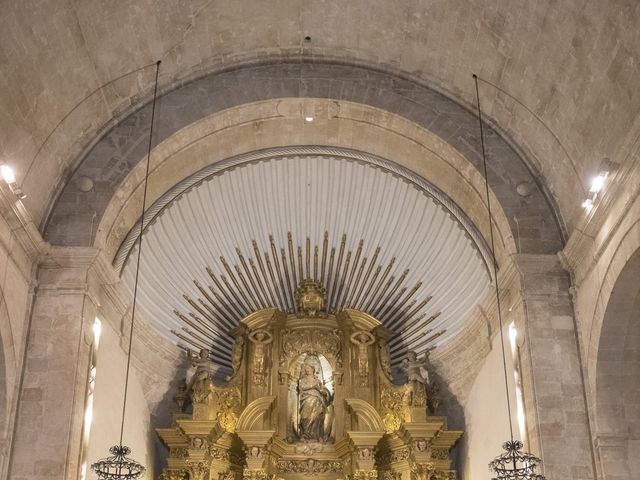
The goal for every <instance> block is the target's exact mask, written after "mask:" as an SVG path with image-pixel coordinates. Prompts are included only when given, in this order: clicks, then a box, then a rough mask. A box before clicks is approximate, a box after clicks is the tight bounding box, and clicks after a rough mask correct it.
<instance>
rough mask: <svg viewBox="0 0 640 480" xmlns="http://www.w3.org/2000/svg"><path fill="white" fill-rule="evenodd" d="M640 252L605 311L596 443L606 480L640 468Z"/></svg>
mask: <svg viewBox="0 0 640 480" xmlns="http://www.w3.org/2000/svg"><path fill="white" fill-rule="evenodd" d="M638 279H640V248H638V249H637V250H636V251H635V252H634V253H633V254H632V255H631V256H630V257H629V258H628V260H627V261H626V263H625V264H624V267H623V268H622V269H621V270H620V272H619V274H618V276H617V278H616V280H615V283H614V284H613V288H612V290H611V295H610V297H609V300H608V302H607V305H606V309H605V312H604V316H603V319H602V324H601V328H600V336H599V340H598V350H597V361H596V372H595V377H596V378H595V443H596V449H597V451H598V456H599V467H600V469H601V474H602V475H603V477H604V478H610V477H611V478H613V476H615V478H616V479H621V480H622V479H626V478H629V479H630V478H633V475H632V472H634V471H637V469H638V468H640V388H639V387H638V386H639V385H640V282H639V281H638Z"/></svg>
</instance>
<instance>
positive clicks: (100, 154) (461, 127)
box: [43, 61, 563, 253]
mask: <svg viewBox="0 0 640 480" xmlns="http://www.w3.org/2000/svg"><path fill="white" fill-rule="evenodd" d="M292 79H303V80H304V81H303V82H302V81H292ZM302 84H304V87H305V88H301V87H302ZM282 98H320V99H326V100H334V101H337V102H353V103H357V104H361V105H366V106H369V107H373V108H376V109H380V110H381V111H383V112H387V113H389V114H391V115H394V116H399V117H401V118H403V119H404V120H406V121H408V122H410V123H411V124H412V125H414V126H418V127H419V128H423V129H426V130H428V131H430V132H432V133H433V134H434V135H435V136H436V137H437V139H438V142H437V143H438V145H436V146H435V148H439V147H446V146H451V147H453V148H454V149H455V150H457V151H459V152H460V153H461V155H462V156H463V157H464V158H465V159H466V160H467V162H468V163H469V164H470V165H471V166H472V167H474V168H475V169H477V170H478V171H480V166H481V156H480V155H479V151H480V148H479V144H480V142H479V135H478V125H477V119H476V117H475V115H474V114H473V113H472V112H469V111H467V110H466V109H465V108H464V107H463V106H461V105H459V104H457V103H456V102H454V101H452V100H450V99H449V98H447V97H445V96H444V95H442V94H440V93H438V92H436V91H434V90H432V89H430V88H428V87H426V86H424V85H421V84H418V83H417V82H415V81H413V80H410V79H408V78H405V77H403V76H401V75H399V74H392V73H389V72H385V71H381V70H379V69H378V70H376V69H375V68H373V67H365V66H354V65H344V64H334V63H328V62H326V63H323V62H320V61H318V62H317V63H316V62H314V63H312V64H309V63H305V62H286V63H283V62H275V63H274V62H271V63H265V64H260V65H245V66H239V67H238V68H235V69H227V70H224V71H219V72H213V73H211V74H209V75H206V76H203V77H201V78H199V79H196V80H193V81H191V82H189V83H186V84H183V85H181V86H179V87H178V88H176V89H174V90H172V91H170V92H168V93H166V94H165V95H164V96H163V97H162V98H161V99H160V104H161V110H163V116H164V117H165V118H167V121H166V122H165V123H164V124H162V125H159V128H157V131H158V135H157V137H156V139H155V142H156V145H158V144H160V143H161V142H163V141H165V140H167V139H169V138H170V137H172V136H173V135H174V134H176V133H177V132H179V131H180V130H181V129H184V128H186V127H187V126H189V125H192V124H195V123H197V122H198V121H200V120H201V119H204V118H206V117H208V116H211V115H213V114H215V113H219V112H223V111H226V110H228V109H230V108H233V107H237V106H239V105H246V104H249V103H255V102H261V101H268V100H274V99H282ZM184 102H187V104H184ZM149 114H150V106H149V105H146V106H143V107H142V108H140V109H139V110H137V111H136V112H134V113H132V114H130V115H129V116H128V117H126V118H124V119H122V121H121V122H119V124H118V125H116V126H115V127H114V128H113V129H112V130H111V131H109V132H106V134H105V135H104V137H103V138H101V139H100V140H99V141H98V142H97V143H96V144H95V145H94V146H93V147H92V149H91V150H90V151H89V152H88V154H87V155H86V156H85V157H84V158H83V159H82V161H81V162H79V165H78V168H77V169H76V170H75V172H74V173H73V175H72V176H71V177H70V178H69V179H68V181H67V183H66V185H65V186H64V188H62V191H61V194H60V195H59V197H58V199H57V201H56V202H55V204H54V206H53V207H52V210H51V212H50V214H49V216H48V221H47V223H46V226H45V227H43V230H44V233H45V237H46V239H47V240H48V241H50V242H51V243H53V244H61V245H91V244H93V242H94V239H95V234H96V228H95V226H96V225H98V223H100V222H101V220H102V217H103V215H104V214H105V209H106V208H107V205H108V204H109V202H110V201H111V199H112V198H113V196H114V195H115V193H116V190H117V189H118V187H119V185H120V184H121V183H122V182H123V180H124V179H125V178H126V176H127V175H128V174H129V173H131V172H132V170H133V168H134V167H135V166H136V165H137V164H138V163H139V162H140V160H141V159H143V158H144V156H145V153H146V152H145V149H146V147H145V145H146V142H145V141H142V140H143V139H144V138H146V135H147V134H148V124H147V123H148V118H149ZM277 114H278V113H276V115H277ZM270 115H271V114H270ZM266 118H269V117H263V119H266ZM408 138H412V135H411V134H410V133H409V134H408ZM249 143H250V142H249ZM486 145H487V149H488V154H489V156H490V158H491V162H490V165H489V167H490V169H491V171H490V172H489V173H490V175H489V176H490V178H489V180H490V184H491V187H492V190H493V192H494V193H495V195H496V197H497V199H498V201H499V203H500V205H501V206H502V208H503V209H504V210H505V219H506V220H507V222H508V224H509V228H510V230H511V231H512V232H514V234H515V235H517V237H518V241H517V245H518V250H520V251H522V252H524V253H555V252H557V251H558V250H560V249H561V248H562V244H563V234H562V228H561V227H560V224H561V222H560V221H559V220H558V218H557V216H556V214H555V207H554V206H553V202H552V201H551V200H550V199H549V198H548V196H547V195H545V193H544V192H543V190H542V187H541V186H539V185H538V183H539V182H538V180H537V178H536V176H535V175H534V173H533V169H532V168H531V167H530V166H529V165H528V164H527V163H526V162H525V161H524V160H523V158H522V157H521V156H520V155H518V153H517V152H516V151H515V149H514V148H512V147H511V145H510V144H509V143H508V142H507V141H506V140H505V139H503V138H502V137H501V136H500V135H499V134H498V133H497V132H496V131H495V130H494V129H491V128H488V129H487V133H486ZM83 176H89V177H92V178H93V180H94V182H95V188H94V189H93V190H91V191H90V192H81V191H80V190H79V189H78V182H77V180H78V179H79V178H80V177H83ZM520 183H527V184H528V185H530V187H531V188H530V193H529V195H528V196H527V197H526V198H525V197H523V198H518V197H517V196H516V194H515V186H516V185H517V184H520ZM554 219H555V220H554Z"/></svg>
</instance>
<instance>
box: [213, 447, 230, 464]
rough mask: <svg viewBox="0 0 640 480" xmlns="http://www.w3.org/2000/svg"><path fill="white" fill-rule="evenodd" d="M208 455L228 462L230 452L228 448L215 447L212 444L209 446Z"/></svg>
mask: <svg viewBox="0 0 640 480" xmlns="http://www.w3.org/2000/svg"><path fill="white" fill-rule="evenodd" d="M209 456H210V457H211V458H212V459H214V460H222V461H225V462H228V461H229V460H230V458H231V454H230V453H229V451H228V450H225V449H224V448H220V447H215V446H213V445H212V446H211V447H210V448H209Z"/></svg>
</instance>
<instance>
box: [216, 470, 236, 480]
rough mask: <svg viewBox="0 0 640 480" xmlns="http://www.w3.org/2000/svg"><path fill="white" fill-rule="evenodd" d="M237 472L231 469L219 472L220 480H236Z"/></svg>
mask: <svg viewBox="0 0 640 480" xmlns="http://www.w3.org/2000/svg"><path fill="white" fill-rule="evenodd" d="M235 478H236V474H235V473H234V472H233V471H231V470H226V471H224V472H219V473H218V480H235Z"/></svg>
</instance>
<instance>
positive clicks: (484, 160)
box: [473, 73, 513, 442]
mask: <svg viewBox="0 0 640 480" xmlns="http://www.w3.org/2000/svg"><path fill="white" fill-rule="evenodd" d="M473 80H474V81H475V84H476V102H477V104H478V123H479V124H480V146H481V148H482V167H483V169H484V186H485V191H486V195H487V211H488V212H489V236H490V239H491V255H492V257H493V282H494V284H495V286H496V303H497V304H498V330H499V331H500V350H501V351H502V367H503V370H504V390H505V392H506V394H507V414H508V416H509V434H510V437H511V441H512V442H513V421H512V420H511V398H510V395H509V381H508V377H507V356H506V354H505V351H504V333H503V332H502V310H501V308H500V288H499V287H498V262H497V261H496V246H495V241H494V239H493V215H492V213H491V198H490V196H489V174H488V172H487V154H486V152H485V147H484V128H483V126H482V110H481V109H480V93H479V90H478V76H477V75H476V74H475V73H474V74H473Z"/></svg>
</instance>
